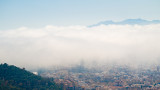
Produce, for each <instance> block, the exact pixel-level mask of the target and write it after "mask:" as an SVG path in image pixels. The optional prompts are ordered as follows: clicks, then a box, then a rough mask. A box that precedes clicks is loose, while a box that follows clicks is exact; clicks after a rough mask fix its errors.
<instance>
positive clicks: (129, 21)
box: [89, 19, 160, 27]
mask: <svg viewBox="0 0 160 90" xmlns="http://www.w3.org/2000/svg"><path fill="white" fill-rule="evenodd" d="M158 23H160V20H152V21H148V20H144V19H126V20H123V21H120V22H114V21H111V20H110V21H103V22H99V23H97V24H94V25H91V26H89V27H94V26H99V25H110V24H116V25H125V24H129V25H135V24H138V25H148V24H158Z"/></svg>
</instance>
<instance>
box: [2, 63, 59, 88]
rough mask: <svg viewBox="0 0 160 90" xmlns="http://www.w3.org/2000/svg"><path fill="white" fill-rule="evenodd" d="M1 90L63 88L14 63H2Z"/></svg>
mask: <svg viewBox="0 0 160 90" xmlns="http://www.w3.org/2000/svg"><path fill="white" fill-rule="evenodd" d="M0 90H61V87H60V86H58V85H56V84H55V83H54V81H53V80H51V79H47V78H42V77H40V76H37V75H34V74H33V73H31V72H28V71H26V70H25V69H20V68H18V67H16V66H13V65H8V64H6V63H5V64H0Z"/></svg>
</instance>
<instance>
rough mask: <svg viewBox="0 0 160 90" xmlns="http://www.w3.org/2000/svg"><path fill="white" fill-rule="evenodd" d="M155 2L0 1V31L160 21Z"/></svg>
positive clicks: (157, 0) (82, 0) (144, 0)
mask: <svg viewBox="0 0 160 90" xmlns="http://www.w3.org/2000/svg"><path fill="white" fill-rule="evenodd" d="M159 8H160V1H159V0H0V30H6V29H13V28H19V27H33V28H40V27H44V26H46V25H56V26H72V25H85V26H87V25H92V24H96V23H98V22H101V21H105V20H113V21H120V20H124V19H130V18H131V19H134V18H142V19H146V20H160V9H159Z"/></svg>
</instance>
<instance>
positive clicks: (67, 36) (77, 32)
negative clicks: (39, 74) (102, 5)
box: [0, 24, 160, 67]
mask: <svg viewBox="0 0 160 90" xmlns="http://www.w3.org/2000/svg"><path fill="white" fill-rule="evenodd" d="M80 60H84V61H87V62H92V61H96V62H120V63H126V62H131V63H144V62H145V63H159V61H160V24H151V25H107V26H105V25H101V26H96V27H91V28H89V27H86V26H65V27H64V26H62V27H60V26H52V25H48V26H46V27H44V28H37V29H35V28H27V27H22V28H18V29H12V30H0V61H1V62H7V63H9V64H15V65H19V66H25V67H29V66H31V67H41V66H48V65H55V64H56V65H57V64H58V65H59V64H71V63H78V62H79V61H80Z"/></svg>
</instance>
